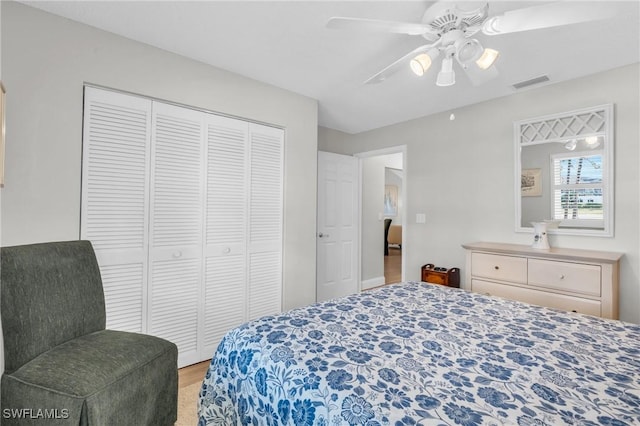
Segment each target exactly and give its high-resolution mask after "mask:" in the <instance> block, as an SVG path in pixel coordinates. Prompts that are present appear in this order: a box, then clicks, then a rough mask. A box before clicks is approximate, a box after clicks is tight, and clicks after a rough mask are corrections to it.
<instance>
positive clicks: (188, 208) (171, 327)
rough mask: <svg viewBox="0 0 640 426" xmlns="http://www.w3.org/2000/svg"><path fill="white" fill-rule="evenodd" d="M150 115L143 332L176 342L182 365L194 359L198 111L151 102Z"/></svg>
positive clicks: (201, 149)
mask: <svg viewBox="0 0 640 426" xmlns="http://www.w3.org/2000/svg"><path fill="white" fill-rule="evenodd" d="M152 118H153V121H152V140H153V141H154V143H153V144H152V147H151V197H150V200H151V201H150V211H151V215H150V223H149V233H150V239H149V282H150V283H149V287H148V310H149V313H148V330H147V332H148V333H149V334H152V335H155V336H158V337H162V338H165V339H167V340H170V341H172V342H173V343H175V344H176V345H178V351H179V353H178V365H179V366H184V365H188V364H192V363H194V362H198V361H200V358H199V357H198V326H199V324H198V306H199V305H200V288H201V279H202V278H201V275H202V274H201V267H202V266H201V265H202V234H203V232H202V222H203V220H202V217H203V208H204V207H203V205H204V203H203V179H202V174H203V173H202V167H203V163H204V160H203V157H204V155H203V154H204V124H203V114H202V113H200V112H199V111H194V110H190V109H186V108H180V107H177V106H173V105H168V104H163V103H159V102H155V103H154V105H153V114H152Z"/></svg>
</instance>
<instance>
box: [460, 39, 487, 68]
mask: <svg viewBox="0 0 640 426" xmlns="http://www.w3.org/2000/svg"><path fill="white" fill-rule="evenodd" d="M455 49H456V59H457V60H458V62H459V63H460V64H461V65H463V66H467V65H469V64H471V63H472V62H474V61H476V60H478V59H479V58H480V57H481V56H482V55H483V50H484V49H483V47H482V45H481V44H480V42H479V41H478V40H476V39H474V38H470V39H464V38H463V39H459V40H457V41H456V42H455Z"/></svg>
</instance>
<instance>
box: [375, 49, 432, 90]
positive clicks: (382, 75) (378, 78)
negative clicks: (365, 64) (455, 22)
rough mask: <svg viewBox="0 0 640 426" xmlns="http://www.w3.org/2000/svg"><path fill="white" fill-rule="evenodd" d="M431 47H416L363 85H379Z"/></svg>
mask: <svg viewBox="0 0 640 426" xmlns="http://www.w3.org/2000/svg"><path fill="white" fill-rule="evenodd" d="M433 46H434V45H433V44H425V45H423V46H420V47H418V48H417V49H414V50H412V51H411V52H409V53H407V54H406V55H404V56H403V57H402V58H400V59H398V60H397V61H395V62H393V63H392V64H391V65H388V66H387V67H386V68H384V69H382V70H381V71H379V72H377V73H376V74H374V75H372V76H371V77H369V79H367V80H366V81H365V82H364V84H372V83H380V82H381V81H384V80H386V79H387V78H388V77H390V76H391V75H392V74H395V73H396V72H398V70H399V69H400V68H402V67H403V66H405V65H407V62H408V61H410V60H411V59H413V58H414V57H416V56H417V55H419V54H420V53H425V52H426V51H428V50H429V49H431V48H432V47H433Z"/></svg>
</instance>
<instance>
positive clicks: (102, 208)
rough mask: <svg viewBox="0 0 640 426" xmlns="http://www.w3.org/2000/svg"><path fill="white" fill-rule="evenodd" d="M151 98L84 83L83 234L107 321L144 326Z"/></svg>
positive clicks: (132, 327)
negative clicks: (100, 285) (93, 256)
mask: <svg viewBox="0 0 640 426" xmlns="http://www.w3.org/2000/svg"><path fill="white" fill-rule="evenodd" d="M150 129H151V101H149V100H147V99H141V98H138V97H135V96H129V95H124V94H121V93H115V92H109V91H104V90H99V89H95V88H92V87H87V88H85V109H84V128H83V158H82V161H83V167H82V206H81V219H80V229H81V233H80V238H82V239H87V240H90V241H91V243H92V244H93V247H94V249H95V252H96V257H97V259H98V263H99V266H100V271H101V274H102V281H103V287H104V293H105V303H106V312H107V327H109V328H112V329H117V330H124V331H132V332H142V331H143V330H144V329H145V315H146V313H145V308H146V306H145V298H146V289H145V286H146V274H147V272H146V271H147V241H148V235H147V218H148V206H147V203H146V199H147V198H148V187H149V181H148V179H149V178H148V176H149V147H150V137H151V131H150Z"/></svg>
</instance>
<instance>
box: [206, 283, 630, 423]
mask: <svg viewBox="0 0 640 426" xmlns="http://www.w3.org/2000/svg"><path fill="white" fill-rule="evenodd" d="M198 415H199V421H200V423H199V424H200V425H236V424H243V425H244V424H251V425H309V426H311V425H318V426H320V425H322V426H331V425H368V426H378V425H380V426H382V425H394V426H399V425H431V424H433V425H511V424H514V425H515V424H517V425H521V426H533V425H540V426H542V425H566V424H573V425H634V424H640V326H638V325H634V324H627V323H623V322H619V321H612V320H605V319H601V318H597V317H592V316H586V315H581V314H575V313H568V312H560V311H556V310H552V309H548V308H542V307H537V306H532V305H527V304H523V303H519V302H515V301H509V300H505V299H500V298H495V297H490V296H485V295H481V294H476V293H470V292H466V291H464V290H461V289H455V288H447V287H443V286H438V285H432V284H426V283H418V282H407V283H400V284H395V285H388V286H384V287H381V288H379V289H376V290H373V291H367V292H364V293H361V294H357V295H352V296H348V297H345V298H342V299H337V300H333V301H329V302H325V303H319V304H314V305H310V306H308V307H304V308H299V309H295V310H292V311H289V312H286V313H283V314H281V315H278V316H271V317H265V318H261V319H258V320H256V321H252V322H250V323H247V324H244V325H242V326H241V327H239V328H237V329H234V330H232V331H230V332H229V333H227V335H226V336H225V337H224V338H223V339H222V341H221V342H220V345H219V347H218V349H217V351H216V352H215V354H214V356H213V358H212V360H211V364H210V366H209V369H208V371H207V373H206V376H205V379H204V381H203V385H202V388H201V390H200V394H199V401H198Z"/></svg>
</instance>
